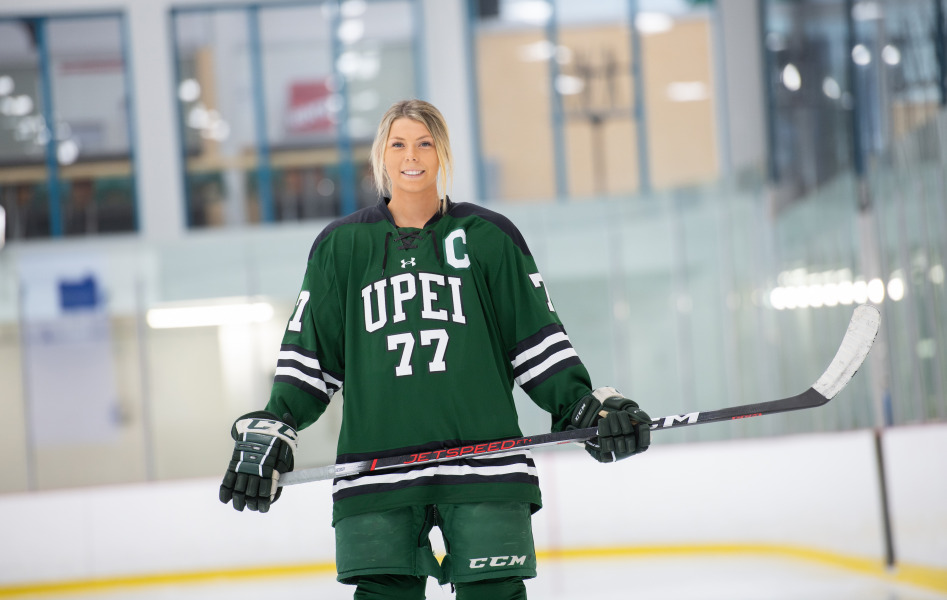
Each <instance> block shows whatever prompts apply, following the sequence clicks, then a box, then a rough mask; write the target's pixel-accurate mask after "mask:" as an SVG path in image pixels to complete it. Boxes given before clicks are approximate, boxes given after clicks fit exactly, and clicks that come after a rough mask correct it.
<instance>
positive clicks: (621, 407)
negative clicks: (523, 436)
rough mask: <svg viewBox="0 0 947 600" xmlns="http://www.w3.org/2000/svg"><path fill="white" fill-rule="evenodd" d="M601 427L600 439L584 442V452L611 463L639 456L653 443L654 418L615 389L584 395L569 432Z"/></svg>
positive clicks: (568, 427)
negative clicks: (652, 422)
mask: <svg viewBox="0 0 947 600" xmlns="http://www.w3.org/2000/svg"><path fill="white" fill-rule="evenodd" d="M596 425H597V426H598V436H597V437H594V438H592V439H590V440H588V441H586V442H585V450H586V452H588V453H589V454H590V455H592V458H594V459H595V460H597V461H599V462H603V463H608V462H613V461H616V460H621V459H623V458H628V457H629V456H632V455H634V454H640V453H641V452H644V451H645V450H647V449H648V446H649V445H650V444H651V417H649V416H648V414H647V413H646V412H645V411H643V410H641V409H640V408H638V404H637V403H636V402H634V401H632V400H629V399H628V398H625V397H624V396H622V395H621V393H620V392H619V391H618V390H616V389H615V388H611V387H601V388H598V389H597V390H595V391H593V392H592V393H591V394H589V395H587V396H583V397H582V398H581V399H580V400H579V402H578V404H576V407H575V409H574V410H573V411H572V419H571V421H570V423H569V425H568V426H567V427H566V428H567V429H585V428H586V427H594V426H596Z"/></svg>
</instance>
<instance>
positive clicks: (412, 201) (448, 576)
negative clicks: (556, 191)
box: [220, 100, 651, 600]
mask: <svg viewBox="0 0 947 600" xmlns="http://www.w3.org/2000/svg"><path fill="white" fill-rule="evenodd" d="M372 167H373V172H374V177H375V181H376V185H377V187H378V189H379V191H380V192H381V194H382V195H383V196H384V198H383V199H382V200H381V201H379V202H378V204H377V205H375V206H373V207H369V208H366V209H363V210H360V211H358V212H356V213H353V214H352V215H349V216H347V217H344V218H342V219H339V220H337V221H335V222H333V223H331V224H330V225H328V226H327V227H326V228H325V230H323V231H322V232H321V233H320V234H319V236H318V237H317V238H316V240H315V243H314V244H313V247H312V250H311V251H310V253H309V260H308V264H307V270H306V275H305V278H304V280H303V285H302V291H301V292H300V295H299V299H298V300H297V303H296V308H295V310H294V312H293V316H292V317H291V319H290V321H289V324H288V325H287V329H286V333H285V336H284V338H283V343H282V346H281V348H280V353H279V359H278V361H277V368H276V377H275V381H274V384H273V390H272V393H271V396H270V401H269V403H268V404H267V406H266V410H265V411H258V412H254V413H250V414H248V415H244V416H243V417H240V418H239V419H237V421H236V422H235V423H234V426H233V428H232V430H231V431H232V435H233V437H234V439H235V440H236V441H237V443H236V448H235V450H234V459H233V460H232V461H231V463H230V468H229V469H228V472H227V474H226V475H225V477H224V482H223V484H222V485H221V492H220V499H221V501H222V502H225V503H226V502H229V501H231V500H232V501H233V505H234V508H236V509H238V510H243V508H244V507H245V506H246V507H249V508H250V509H251V510H258V511H261V512H266V511H267V510H269V506H270V504H271V503H272V502H274V501H275V500H276V499H277V498H278V497H279V493H280V489H281V488H278V487H276V484H275V482H276V480H277V479H278V477H279V473H281V472H283V473H285V472H287V471H289V470H291V469H292V466H293V454H292V453H293V448H294V447H295V440H296V430H297V429H302V428H304V427H306V426H308V425H310V424H312V423H313V422H314V421H315V420H316V419H318V418H319V416H320V415H321V414H322V413H323V411H324V410H325V408H326V406H327V405H328V403H329V401H330V399H331V398H332V396H333V394H334V393H335V392H336V391H338V390H339V389H341V388H343V387H344V389H345V394H344V395H345V402H344V403H343V417H342V427H341V431H340V435H339V443H338V458H337V462H339V463H344V462H352V461H360V460H365V459H367V458H374V457H382V456H394V455H399V454H405V453H417V452H426V451H431V450H437V449H441V448H447V447H452V446H457V445H460V444H471V443H480V442H486V441H493V440H497V439H504V438H510V437H518V436H520V435H522V434H521V433H520V430H519V426H518V421H517V415H516V409H515V406H514V402H513V395H512V387H513V384H514V382H515V383H516V384H518V385H519V386H520V387H521V388H522V389H523V390H524V391H526V392H527V393H528V394H529V396H530V397H531V398H532V400H533V401H534V402H536V403H537V404H538V405H539V406H541V407H542V408H544V409H545V410H547V411H548V412H549V413H550V414H551V415H552V423H551V426H552V429H553V430H562V429H564V428H567V427H576V428H582V427H591V426H594V425H596V424H598V426H599V434H600V435H599V437H598V438H596V439H594V440H591V441H590V442H589V443H587V444H586V448H587V450H588V451H589V453H590V454H592V456H593V457H595V458H596V459H597V460H600V461H602V462H610V461H612V460H617V459H620V458H624V457H627V456H631V455H632V454H635V453H638V452H642V451H644V450H646V449H647V447H648V444H649V441H650V430H649V426H650V422H651V420H650V418H649V417H648V416H647V415H646V414H645V413H644V412H643V411H642V410H640V409H639V408H638V406H637V405H636V404H635V403H634V402H632V401H631V400H628V399H627V398H623V397H621V395H620V394H619V393H618V392H616V391H615V390H613V389H612V388H599V389H598V390H595V391H594V392H593V391H592V388H591V384H590V381H589V374H588V372H587V371H586V368H585V367H584V366H583V364H582V362H581V361H580V360H579V357H578V356H577V354H576V352H575V350H574V349H573V348H572V345H571V343H570V341H569V338H568V336H567V335H566V333H565V329H564V328H563V326H562V324H561V322H560V321H559V318H558V316H557V315H556V312H555V307H554V306H553V304H552V301H551V300H550V298H549V295H548V294H547V291H546V290H545V288H544V285H543V279H542V277H541V276H540V275H539V271H538V270H537V268H536V264H535V262H534V261H533V257H532V255H531V254H530V252H529V249H528V247H527V245H526V242H525V241H524V239H523V237H522V236H521V235H520V233H519V231H517V229H516V227H514V226H513V224H512V223H511V222H510V221H509V220H508V219H506V218H505V217H503V216H501V215H499V214H497V213H495V212H492V211H489V210H487V209H485V208H483V207H480V206H476V205H473V204H466V203H454V202H451V201H450V199H449V198H448V197H447V194H446V191H445V190H446V188H447V187H448V185H449V182H450V177H451V151H450V143H449V140H448V131H447V125H446V123H445V121H444V118H443V116H442V115H441V114H440V112H439V111H438V110H437V109H436V108H435V107H434V106H432V105H431V104H429V103H427V102H423V101H421V100H407V101H402V102H399V103H397V104H395V105H393V106H392V107H391V108H390V109H389V110H388V112H387V113H385V115H384V117H383V118H382V120H381V123H380V125H379V127H378V133H377V135H376V138H375V142H374V145H373V147H372ZM279 415H282V417H280V416H279ZM332 495H333V500H334V505H333V525H334V527H335V533H336V566H337V569H338V579H339V581H342V582H344V583H349V584H354V585H356V586H357V589H356V591H355V598H405V599H408V598H410V599H420V598H424V589H425V584H426V578H427V577H428V576H432V577H436V578H437V579H438V581H439V582H441V583H442V584H444V583H447V582H450V583H452V584H453V585H455V586H456V590H457V598H459V599H461V600H473V599H477V598H484V599H486V598H489V599H490V600H502V599H504V598H511V599H512V598H525V597H526V590H525V586H524V584H523V580H524V579H526V578H530V577H534V576H535V575H536V557H535V552H534V549H533V536H532V529H531V521H530V518H531V514H532V513H533V512H535V511H537V510H539V508H540V506H541V498H540V491H539V486H538V480H537V477H536V469H535V465H534V463H533V460H532V458H531V456H530V454H529V451H527V450H517V451H511V452H507V453H502V454H492V455H487V456H482V457H479V458H469V457H467V458H463V459H457V460H451V461H445V462H440V463H434V464H431V463H428V464H426V465H419V466H417V467H413V468H412V467H405V468H399V469H387V470H384V471H379V472H374V473H367V474H359V475H354V476H350V477H344V478H340V479H336V480H335V482H334V483H333V493H332ZM435 525H436V526H438V527H440V529H441V533H442V535H443V536H444V541H445V545H446V548H447V556H446V557H445V558H444V560H443V562H442V563H440V564H438V562H437V560H436V559H435V557H434V555H433V553H432V551H431V546H430V541H429V538H428V534H429V533H430V531H431V529H432V528H433V527H434V526H435Z"/></svg>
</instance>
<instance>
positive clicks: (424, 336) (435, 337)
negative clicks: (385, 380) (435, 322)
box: [388, 329, 449, 377]
mask: <svg viewBox="0 0 947 600" xmlns="http://www.w3.org/2000/svg"><path fill="white" fill-rule="evenodd" d="M418 337H419V338H420V341H421V345H422V346H434V357H433V358H432V360H431V361H430V362H429V363H428V364H427V368H428V371H430V372H431V373H437V372H440V371H446V370H447V363H446V362H444V355H445V354H446V352H447V342H448V341H449V336H448V334H447V330H446V329H425V330H423V331H420V332H418ZM414 346H415V339H414V334H413V333H393V334H391V335H389V336H388V350H389V351H390V352H394V351H396V350H398V349H399V348H400V349H401V359H400V360H399V361H398V364H397V365H396V366H395V375H397V376H398V377H403V376H405V375H412V374H413V373H414V368H413V367H412V366H411V356H412V355H413V354H414Z"/></svg>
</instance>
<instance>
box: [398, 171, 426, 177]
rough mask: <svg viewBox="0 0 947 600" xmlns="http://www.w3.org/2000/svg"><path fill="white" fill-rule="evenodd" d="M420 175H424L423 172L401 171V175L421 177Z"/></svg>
mask: <svg viewBox="0 0 947 600" xmlns="http://www.w3.org/2000/svg"><path fill="white" fill-rule="evenodd" d="M422 173H424V171H402V172H401V174H402V175H410V176H413V175H421V174H422Z"/></svg>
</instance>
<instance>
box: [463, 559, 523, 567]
mask: <svg viewBox="0 0 947 600" xmlns="http://www.w3.org/2000/svg"><path fill="white" fill-rule="evenodd" d="M487 561H489V562H487ZM525 564H526V557H525V556H490V557H487V558H471V559H470V568H471V569H482V568H484V567H506V566H511V567H512V566H513V565H525Z"/></svg>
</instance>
